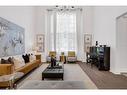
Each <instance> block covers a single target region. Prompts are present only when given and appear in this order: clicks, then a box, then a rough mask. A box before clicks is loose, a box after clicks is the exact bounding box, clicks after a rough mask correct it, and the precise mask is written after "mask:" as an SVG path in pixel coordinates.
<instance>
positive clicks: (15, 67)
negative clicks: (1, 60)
mask: <svg viewBox="0 0 127 95" xmlns="http://www.w3.org/2000/svg"><path fill="white" fill-rule="evenodd" d="M13 61H14V69H18V68H21V67H22V66H24V65H25V63H24V62H22V61H21V60H19V59H18V58H13Z"/></svg>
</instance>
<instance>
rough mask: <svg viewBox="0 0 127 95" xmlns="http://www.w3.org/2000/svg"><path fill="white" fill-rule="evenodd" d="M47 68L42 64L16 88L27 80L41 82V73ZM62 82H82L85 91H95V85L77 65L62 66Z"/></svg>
mask: <svg viewBox="0 0 127 95" xmlns="http://www.w3.org/2000/svg"><path fill="white" fill-rule="evenodd" d="M47 66H48V64H42V65H41V66H40V67H39V68H37V69H36V70H35V71H33V72H32V73H30V74H29V75H28V76H27V77H26V78H25V79H24V80H22V81H21V82H20V83H19V84H18V85H17V88H19V87H20V86H22V85H23V84H24V82H26V81H29V80H39V81H42V71H43V70H44V69H45V68H46V67H47ZM44 81H61V80H59V79H56V80H50V79H47V80H44ZM64 81H83V82H84V84H85V87H86V88H87V89H97V87H96V85H95V84H94V83H93V82H92V81H91V79H90V78H89V77H88V76H87V74H86V73H85V72H84V71H83V70H82V69H81V67H80V66H79V65H78V64H64Z"/></svg>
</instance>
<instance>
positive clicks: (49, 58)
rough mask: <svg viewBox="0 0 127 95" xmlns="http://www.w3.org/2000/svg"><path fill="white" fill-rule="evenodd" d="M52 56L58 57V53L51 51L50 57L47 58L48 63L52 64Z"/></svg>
mask: <svg viewBox="0 0 127 95" xmlns="http://www.w3.org/2000/svg"><path fill="white" fill-rule="evenodd" d="M51 56H53V57H56V51H50V52H49V55H48V56H47V58H46V60H47V62H51Z"/></svg>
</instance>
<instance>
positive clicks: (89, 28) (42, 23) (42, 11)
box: [35, 6, 93, 61]
mask: <svg viewBox="0 0 127 95" xmlns="http://www.w3.org/2000/svg"><path fill="white" fill-rule="evenodd" d="M49 8H51V6H50V7H48V6H47V7H46V6H45V7H36V13H35V14H36V16H35V17H36V21H35V22H36V27H35V30H36V34H45V35H46V30H47V29H46V15H47V11H46V9H49ZM82 14H83V15H82V16H83V19H82V23H83V25H82V27H83V29H82V33H81V34H82V35H81V36H80V37H79V39H78V41H79V43H78V45H79V46H80V47H79V50H80V51H79V54H78V55H77V56H78V59H79V60H81V61H85V60H86V58H85V53H84V34H89V33H90V34H92V32H93V7H83V11H82ZM46 39H50V38H46ZM46 39H45V43H46ZM46 44H48V43H46ZM47 48H48V47H46V45H45V52H43V53H42V59H43V61H46V56H47V55H48V52H46V49H47Z"/></svg>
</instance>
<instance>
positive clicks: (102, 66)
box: [87, 45, 110, 70]
mask: <svg viewBox="0 0 127 95" xmlns="http://www.w3.org/2000/svg"><path fill="white" fill-rule="evenodd" d="M89 56H90V57H89V58H90V60H92V64H94V65H96V66H97V67H98V69H99V70H110V47H107V46H105V45H104V46H99V47H95V46H93V47H90V52H89ZM88 60H89V59H88V58H87V62H88Z"/></svg>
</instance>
